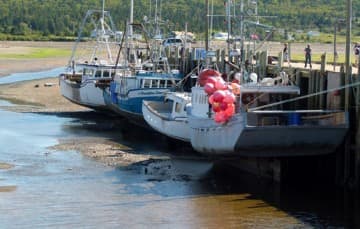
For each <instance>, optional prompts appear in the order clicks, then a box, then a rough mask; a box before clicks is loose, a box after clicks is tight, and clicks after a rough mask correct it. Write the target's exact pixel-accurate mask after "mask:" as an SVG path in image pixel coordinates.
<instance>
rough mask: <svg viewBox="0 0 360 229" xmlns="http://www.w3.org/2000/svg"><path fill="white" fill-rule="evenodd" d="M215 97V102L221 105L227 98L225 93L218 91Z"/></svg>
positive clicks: (214, 94)
mask: <svg viewBox="0 0 360 229" xmlns="http://www.w3.org/2000/svg"><path fill="white" fill-rule="evenodd" d="M213 96H214V98H213V99H214V102H218V103H221V102H222V101H223V99H224V97H225V92H224V91H221V90H217V91H215V92H214V93H213Z"/></svg>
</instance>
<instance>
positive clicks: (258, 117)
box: [246, 110, 348, 127]
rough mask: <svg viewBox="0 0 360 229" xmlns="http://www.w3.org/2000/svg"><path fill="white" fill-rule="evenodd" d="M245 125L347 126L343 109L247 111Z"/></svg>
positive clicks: (345, 113)
mask: <svg viewBox="0 0 360 229" xmlns="http://www.w3.org/2000/svg"><path fill="white" fill-rule="evenodd" d="M246 114H247V119H246V120H247V126H284V127H286V126H319V127H325V126H329V127H335V126H347V125H348V116H347V112H344V111H328V110H257V111H250V112H247V113H246Z"/></svg>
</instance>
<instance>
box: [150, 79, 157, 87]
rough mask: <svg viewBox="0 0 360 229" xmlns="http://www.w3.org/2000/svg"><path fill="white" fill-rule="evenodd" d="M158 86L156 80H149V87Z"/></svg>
mask: <svg viewBox="0 0 360 229" xmlns="http://www.w3.org/2000/svg"><path fill="white" fill-rule="evenodd" d="M157 86H158V81H157V80H151V88H153V87H154V88H156V87H157Z"/></svg>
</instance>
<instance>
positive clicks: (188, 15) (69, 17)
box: [0, 0, 360, 39]
mask: <svg viewBox="0 0 360 229" xmlns="http://www.w3.org/2000/svg"><path fill="white" fill-rule="evenodd" d="M134 2H135V9H134V11H135V12H134V17H135V20H136V21H138V22H143V18H144V16H145V15H146V16H147V17H148V18H153V16H154V13H155V0H135V1H134ZM157 2H159V3H161V5H160V6H159V7H158V14H161V18H162V19H163V20H164V21H166V22H167V23H168V24H169V25H170V26H171V29H172V30H183V28H184V25H185V23H186V22H187V23H188V30H189V31H192V32H195V33H197V34H199V33H203V31H204V30H205V23H204V18H205V1H204V0H176V1H160V0H158V1H157ZM212 2H213V3H214V7H213V14H214V15H217V16H214V17H213V20H212V22H213V30H214V31H220V30H226V29H225V28H226V26H225V24H226V21H225V20H226V18H225V17H224V16H223V15H224V14H225V6H224V0H209V3H210V4H211V3H212ZM234 2H235V4H236V10H235V11H234V12H235V13H236V14H238V15H239V13H240V12H239V11H240V10H239V8H240V5H239V4H240V0H236V1H234ZM244 2H245V9H246V12H247V15H246V19H248V20H258V21H259V22H260V23H263V24H266V25H271V26H273V27H275V28H277V29H283V30H285V31H288V32H292V31H296V30H304V31H309V30H314V31H319V32H325V33H332V31H333V30H334V23H335V21H336V20H337V19H338V18H344V17H345V11H346V1H344V0H312V1H308V0H262V1H260V0H259V1H254V0H252V1H249V0H244ZM249 2H253V3H256V2H257V11H258V15H260V16H265V17H256V18H255V17H254V16H253V15H254V12H255V10H256V7H255V5H254V4H248V3H249ZM105 3H106V7H105V8H106V9H107V10H109V11H110V12H111V15H112V17H113V20H114V23H115V24H116V26H117V28H119V29H120V30H121V29H122V27H123V26H124V22H125V21H126V19H127V18H128V15H129V8H130V6H129V5H130V0H106V1H105ZM101 4H102V1H101V0H76V1H73V0H63V1H58V0H0V39H17V38H18V39H23V38H26V37H28V38H29V39H42V38H44V37H60V38H61V37H62V38H65V37H74V36H76V34H77V31H78V28H79V25H80V23H81V20H82V18H83V17H84V15H85V14H86V12H87V10H89V9H101ZM210 8H211V7H210ZM210 10H211V9H210ZM359 10H360V1H353V12H354V16H355V18H354V21H353V33H354V35H360V20H359V19H358V18H357V16H359V15H358V14H359V13H358V12H359ZM232 24H233V26H234V30H235V29H236V21H232ZM17 36H19V37H17ZM275 37H276V36H275Z"/></svg>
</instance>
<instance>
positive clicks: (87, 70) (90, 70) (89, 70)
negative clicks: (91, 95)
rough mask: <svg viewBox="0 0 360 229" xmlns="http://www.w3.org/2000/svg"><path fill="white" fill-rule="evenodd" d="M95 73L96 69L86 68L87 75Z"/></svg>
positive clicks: (85, 73)
mask: <svg viewBox="0 0 360 229" xmlns="http://www.w3.org/2000/svg"><path fill="white" fill-rule="evenodd" d="M93 74H94V70H93V69H87V68H85V69H84V75H86V76H93Z"/></svg>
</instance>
